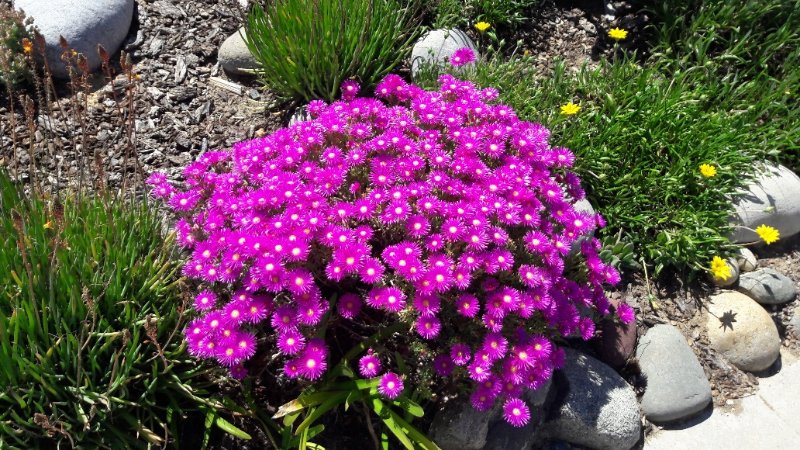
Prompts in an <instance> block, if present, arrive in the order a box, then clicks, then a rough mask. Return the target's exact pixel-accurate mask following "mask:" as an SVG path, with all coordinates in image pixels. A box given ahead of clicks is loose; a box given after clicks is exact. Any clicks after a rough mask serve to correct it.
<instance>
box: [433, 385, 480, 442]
mask: <svg viewBox="0 0 800 450" xmlns="http://www.w3.org/2000/svg"><path fill="white" fill-rule="evenodd" d="M491 417H492V415H491V413H490V412H481V411H477V410H476V409H475V408H473V407H472V405H471V404H470V402H469V399H468V398H459V399H456V400H453V401H451V402H449V403H447V404H446V405H445V406H444V408H443V409H442V410H441V411H438V412H437V413H436V416H435V417H434V418H433V423H432V424H431V428H430V430H429V432H428V436H429V437H430V438H431V440H432V441H433V442H435V443H436V444H437V445H439V447H441V449H442V450H480V449H482V448H483V446H484V445H486V435H487V434H488V432H489V421H490V420H491Z"/></svg>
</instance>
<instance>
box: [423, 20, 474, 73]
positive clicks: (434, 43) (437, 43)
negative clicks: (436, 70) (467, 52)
mask: <svg viewBox="0 0 800 450" xmlns="http://www.w3.org/2000/svg"><path fill="white" fill-rule="evenodd" d="M463 47H469V48H471V49H472V50H473V51H474V52H475V56H476V57H477V56H478V48H477V47H475V43H474V42H472V39H470V38H469V36H467V35H466V34H465V33H464V32H463V31H461V30H455V29H452V30H447V29H441V30H431V31H429V32H427V33H425V34H424V35H423V36H422V37H421V38H420V39H419V40H418V41H417V43H416V44H414V47H413V48H412V49H411V75H412V76H416V75H417V73H418V72H419V70H420V68H421V67H426V66H439V67H445V65H446V64H448V62H449V61H450V56H452V55H453V53H455V51H456V50H458V49H460V48H463Z"/></svg>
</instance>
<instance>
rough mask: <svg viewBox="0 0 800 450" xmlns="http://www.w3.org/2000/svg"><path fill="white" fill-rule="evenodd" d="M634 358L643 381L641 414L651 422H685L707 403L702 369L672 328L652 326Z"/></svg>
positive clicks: (707, 389)
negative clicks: (681, 420) (643, 378)
mask: <svg viewBox="0 0 800 450" xmlns="http://www.w3.org/2000/svg"><path fill="white" fill-rule="evenodd" d="M636 358H638V360H639V366H640V367H641V369H642V373H643V374H644V375H645V376H646V377H647V390H645V392H644V395H643V396H642V412H643V413H644V415H645V416H646V417H647V418H648V419H649V420H650V421H651V422H656V423H660V422H669V421H673V420H678V419H683V418H687V417H689V416H691V415H693V414H695V413H697V412H699V411H701V410H702V409H703V408H705V407H706V406H707V405H708V404H709V402H711V385H710V384H709V382H708V380H707V379H706V375H705V372H703V367H702V366H701V365H700V362H699V361H698V360H697V357H696V356H695V354H694V352H693V351H692V349H691V348H689V345H688V344H687V343H686V338H685V337H684V336H683V334H682V333H681V332H680V331H678V329H677V328H675V327H673V326H672V325H668V324H663V325H656V326H654V327H653V328H651V329H650V330H649V331H648V332H647V334H645V335H644V337H642V339H641V340H640V341H639V345H638V347H636Z"/></svg>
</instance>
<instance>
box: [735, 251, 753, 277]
mask: <svg viewBox="0 0 800 450" xmlns="http://www.w3.org/2000/svg"><path fill="white" fill-rule="evenodd" d="M736 261H737V262H738V263H739V271H740V272H752V271H754V270H756V268H757V267H758V258H756V255H755V254H753V252H752V251H750V249H749V248H747V247H742V248H740V249H739V254H738V255H737V256H736Z"/></svg>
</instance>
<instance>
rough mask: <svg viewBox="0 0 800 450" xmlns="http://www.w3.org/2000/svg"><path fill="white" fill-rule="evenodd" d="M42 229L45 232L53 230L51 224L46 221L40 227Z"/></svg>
mask: <svg viewBox="0 0 800 450" xmlns="http://www.w3.org/2000/svg"><path fill="white" fill-rule="evenodd" d="M42 228H44V229H45V230H50V229H52V228H53V222H51V221H49V220H48V221H47V222H45V223H44V225H42Z"/></svg>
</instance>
